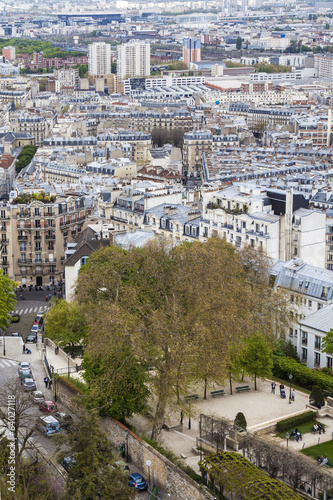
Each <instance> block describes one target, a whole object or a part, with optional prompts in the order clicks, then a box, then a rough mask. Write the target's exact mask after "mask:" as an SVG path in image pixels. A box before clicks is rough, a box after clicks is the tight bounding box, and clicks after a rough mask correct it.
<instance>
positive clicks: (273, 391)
mask: <svg viewBox="0 0 333 500" xmlns="http://www.w3.org/2000/svg"><path fill="white" fill-rule="evenodd" d="M275 386H276V384H275V382H272V394H275Z"/></svg>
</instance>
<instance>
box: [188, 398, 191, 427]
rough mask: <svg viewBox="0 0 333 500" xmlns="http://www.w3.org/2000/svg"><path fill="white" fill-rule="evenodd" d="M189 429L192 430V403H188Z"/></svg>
mask: <svg viewBox="0 0 333 500" xmlns="http://www.w3.org/2000/svg"><path fill="white" fill-rule="evenodd" d="M188 428H189V429H191V403H190V401H189V402H188Z"/></svg>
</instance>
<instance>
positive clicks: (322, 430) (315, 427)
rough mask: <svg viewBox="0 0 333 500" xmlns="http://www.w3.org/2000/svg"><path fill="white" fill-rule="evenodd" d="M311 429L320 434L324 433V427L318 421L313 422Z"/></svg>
mask: <svg viewBox="0 0 333 500" xmlns="http://www.w3.org/2000/svg"><path fill="white" fill-rule="evenodd" d="M312 430H313V432H317V431H318V432H319V434H321V433H323V434H325V427H324V426H323V424H321V423H320V422H318V423H317V424H314V426H313V427H312Z"/></svg>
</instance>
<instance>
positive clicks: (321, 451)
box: [302, 441, 333, 464]
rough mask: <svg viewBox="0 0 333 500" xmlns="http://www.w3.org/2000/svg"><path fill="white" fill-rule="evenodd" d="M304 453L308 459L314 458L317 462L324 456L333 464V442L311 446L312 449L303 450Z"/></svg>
mask: <svg viewBox="0 0 333 500" xmlns="http://www.w3.org/2000/svg"><path fill="white" fill-rule="evenodd" d="M302 453H304V454H305V455H307V456H308V457H313V458H314V459H315V460H317V458H318V457H321V456H322V455H324V457H327V460H328V461H329V463H330V464H333V441H326V442H325V443H320V444H316V445H315V446H310V448H305V449H304V450H302Z"/></svg>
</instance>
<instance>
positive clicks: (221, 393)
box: [211, 389, 225, 398]
mask: <svg viewBox="0 0 333 500" xmlns="http://www.w3.org/2000/svg"><path fill="white" fill-rule="evenodd" d="M211 395H212V397H213V398H215V396H224V395H225V392H224V389H219V390H218V391H211Z"/></svg>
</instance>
